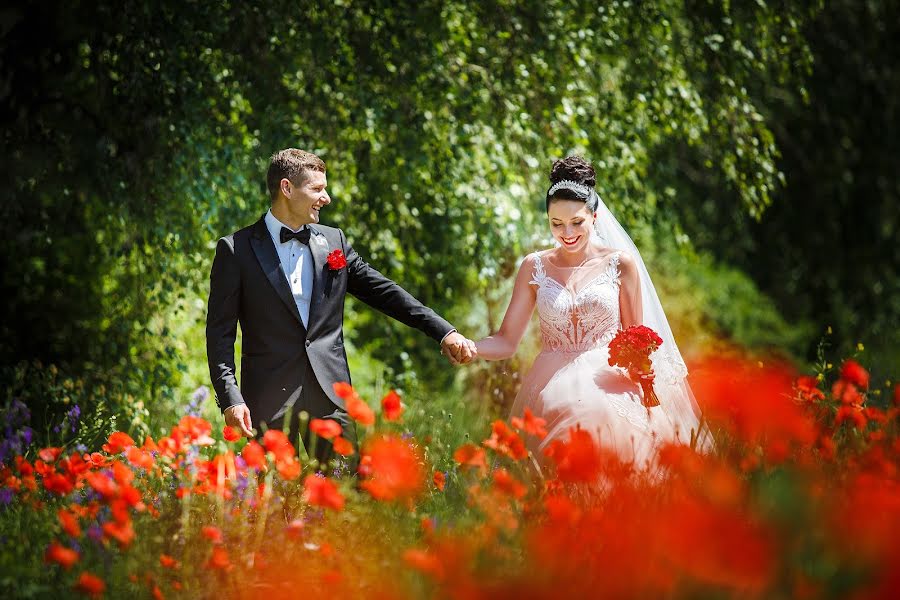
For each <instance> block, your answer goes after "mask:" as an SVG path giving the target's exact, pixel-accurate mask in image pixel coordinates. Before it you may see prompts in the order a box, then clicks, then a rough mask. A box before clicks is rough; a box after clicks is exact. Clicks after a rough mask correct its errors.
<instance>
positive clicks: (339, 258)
mask: <svg viewBox="0 0 900 600" xmlns="http://www.w3.org/2000/svg"><path fill="white" fill-rule="evenodd" d="M346 266H347V259H346V258H344V253H343V252H341V251H340V250H332V251H331V253H329V254H328V268H329V269H331V270H332V271H340V270H341V269H343V268H344V267H346Z"/></svg>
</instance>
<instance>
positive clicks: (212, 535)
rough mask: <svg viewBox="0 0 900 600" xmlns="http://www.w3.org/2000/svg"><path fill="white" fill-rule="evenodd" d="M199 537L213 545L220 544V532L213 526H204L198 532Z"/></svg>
mask: <svg viewBox="0 0 900 600" xmlns="http://www.w3.org/2000/svg"><path fill="white" fill-rule="evenodd" d="M200 535H202V536H203V537H205V538H206V539H208V540H209V541H211V542H212V543H213V544H221V543H222V530H221V529H219V528H218V527H216V526H214V525H204V526H203V529H201V530H200Z"/></svg>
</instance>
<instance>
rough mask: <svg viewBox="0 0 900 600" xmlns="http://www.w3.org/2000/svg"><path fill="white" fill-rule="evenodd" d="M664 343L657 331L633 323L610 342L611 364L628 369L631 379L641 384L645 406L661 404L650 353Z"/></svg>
mask: <svg viewBox="0 0 900 600" xmlns="http://www.w3.org/2000/svg"><path fill="white" fill-rule="evenodd" d="M661 344H662V338H660V337H659V336H658V335H657V334H656V332H655V331H653V330H652V329H650V328H649V327H645V326H644V325H632V326H631V327H629V328H628V329H623V330H621V331H619V332H618V333H617V334H616V337H614V338H613V340H612V341H611V342H610V343H609V364H610V366H613V367H622V368H624V369H625V370H626V371H628V376H629V377H631V380H632V381H634V382H635V383H637V384H638V385H640V386H641V390H642V391H643V392H644V398H643V399H642V400H641V402H642V403H643V405H644V406H646V407H648V408H649V407H651V406H659V398H658V397H657V396H656V392H654V391H653V379H654V378H655V375H654V373H653V365H652V364H651V363H650V355H651V354H652V353H653V352H654V351H656V349H657V348H659V346H660V345H661Z"/></svg>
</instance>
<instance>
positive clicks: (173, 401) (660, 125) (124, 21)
mask: <svg viewBox="0 0 900 600" xmlns="http://www.w3.org/2000/svg"><path fill="white" fill-rule="evenodd" d="M213 15H214V17H213ZM807 16H808V15H807V11H806V10H805V9H803V10H799V9H792V8H786V7H783V6H782V7H778V8H777V9H776V8H775V7H769V6H767V5H765V4H763V3H754V4H741V5H740V7H737V6H734V5H731V4H730V3H725V4H719V3H711V2H689V3H686V4H685V3H681V2H674V1H659V2H654V3H633V2H627V1H622V2H606V3H602V4H600V5H597V4H596V3H593V2H586V1H583V2H574V3H573V2H568V1H565V2H564V1H562V0H554V1H550V2H540V3H535V2H527V1H518V2H512V1H494V2H487V3H484V2H463V1H456V2H435V1H426V2H404V3H400V4H396V3H387V2H378V1H372V2H354V3H348V2H328V3H317V4H305V5H304V6H303V7H299V6H298V5H296V3H289V2H283V1H276V2H268V3H265V4H257V3H229V4H226V5H220V4H212V3H208V2H198V3H172V2H164V3H154V4H130V5H129V6H127V7H125V8H122V7H120V6H119V5H113V4H109V3H104V2H101V3H99V4H98V3H94V4H90V5H85V4H78V5H69V4H62V3H52V2H51V3H49V4H48V3H43V4H37V5H36V4H33V3H24V2H22V3H19V4H15V5H13V6H11V7H10V8H9V10H8V11H7V12H6V13H5V16H4V19H5V27H4V31H5V32H6V33H5V34H4V35H3V38H2V46H0V64H2V65H4V67H3V69H4V76H5V78H6V80H8V81H9V82H10V85H9V86H8V88H7V90H8V91H7V92H5V94H4V95H3V96H2V98H0V104H2V111H0V115H2V122H3V125H4V127H3V131H4V134H3V136H2V138H0V139H2V142H0V144H2V150H3V152H4V155H5V156H8V157H10V158H9V161H8V170H7V171H6V174H5V175H4V176H2V178H0V192H2V193H3V195H4V196H5V197H9V198H12V200H13V201H12V202H9V203H7V204H5V205H4V206H3V207H2V208H0V217H2V220H0V222H2V227H3V233H4V235H2V236H0V256H2V257H3V258H2V259H0V260H2V261H3V264H2V267H3V268H2V272H3V276H2V292H3V294H4V296H5V298H6V299H7V300H6V302H5V304H4V309H3V313H2V319H0V323H2V325H0V327H2V329H0V340H2V343H0V362H3V363H5V364H14V363H15V362H17V361H18V360H20V359H40V360H43V361H44V362H53V363H56V364H59V365H61V366H63V367H64V368H66V369H67V370H70V371H71V372H73V373H75V372H79V371H81V370H83V369H85V368H87V366H88V365H92V368H96V369H97V370H100V371H104V372H110V373H111V372H113V371H115V372H116V373H117V374H118V375H119V376H121V377H124V378H126V379H128V380H129V381H130V382H132V384H134V386H137V387H139V388H140V389H141V390H142V391H141V394H140V395H141V397H142V399H143V400H144V401H145V403H147V404H148V405H149V403H151V402H152V403H153V406H154V409H155V411H159V412H166V411H167V410H175V408H176V407H178V406H179V403H180V402H183V400H182V398H183V396H184V393H185V391H186V390H188V389H190V388H192V387H195V386H196V385H197V384H198V383H201V381H202V380H201V381H197V380H196V379H195V377H197V376H199V375H198V371H199V372H202V369H198V368H197V367H196V365H197V364H198V363H200V364H202V354H201V353H202V338H199V336H197V335H196V333H197V331H198V329H197V326H196V324H195V323H196V320H202V314H201V311H200V310H198V309H197V308H196V304H197V302H198V301H199V302H200V303H201V305H202V302H203V300H204V298H205V290H206V278H207V274H208V265H209V261H210V260H211V257H212V250H211V248H212V243H213V242H214V240H215V239H216V238H217V237H219V236H221V235H225V234H227V233H229V232H231V231H233V230H235V229H237V228H239V227H241V226H243V225H246V224H248V223H250V222H252V221H253V220H255V219H257V218H258V217H259V215H261V214H262V213H263V212H264V210H265V209H266V208H267V199H266V197H265V194H264V192H263V172H264V170H265V167H266V157H267V156H268V155H269V154H270V153H271V152H272V151H273V150H275V149H277V148H281V147H285V146H298V147H303V148H305V149H307V150H311V151H314V152H316V153H318V154H319V155H320V156H322V158H324V159H325V160H326V162H327V163H328V166H329V180H330V189H331V190H332V191H333V197H334V198H335V202H334V204H332V205H331V207H330V208H329V212H327V213H326V214H325V215H324V216H323V220H324V222H326V223H327V224H331V225H337V226H340V227H342V228H344V229H345V230H346V231H347V232H348V235H349V237H350V239H351V241H352V242H353V243H354V245H355V247H356V248H357V249H358V250H359V251H360V252H361V253H362V255H363V256H364V257H366V258H367V259H369V260H370V261H371V262H372V263H373V264H374V265H375V266H377V267H378V268H379V269H381V270H382V271H384V272H385V273H386V274H387V275H389V276H391V277H393V278H395V279H396V280H397V281H398V282H400V283H401V284H402V285H404V287H406V288H408V289H409V290H410V291H411V292H412V293H413V294H414V295H416V296H417V297H419V298H420V299H421V300H422V301H423V302H425V303H426V304H428V305H430V306H432V307H434V308H435V309H436V310H438V312H440V313H442V314H444V315H446V316H447V317H448V318H449V319H450V320H451V321H454V322H462V321H466V320H467V317H468V316H469V315H471V314H472V313H473V312H475V311H480V310H482V308H481V305H482V303H484V302H487V303H494V306H492V307H490V308H489V309H488V314H491V315H496V314H499V310H500V309H499V307H498V306H497V304H503V303H504V302H505V301H504V300H501V299H500V298H498V297H497V296H496V294H495V293H494V292H495V290H496V289H497V287H498V284H499V282H501V281H505V280H507V279H508V278H509V277H511V275H512V273H513V272H514V270H515V267H516V260H517V259H518V258H519V257H520V256H522V255H523V254H525V253H526V252H528V251H531V250H533V249H535V248H537V247H540V246H542V245H544V244H546V243H547V239H546V234H545V233H542V231H543V227H542V225H541V223H542V220H543V215H542V212H543V191H544V189H545V185H546V183H545V182H546V180H545V179H544V178H545V177H546V172H547V170H548V167H549V165H550V164H551V161H552V160H553V159H554V158H557V157H560V156H562V155H564V154H568V153H572V152H577V153H583V154H585V155H587V156H588V157H590V158H591V159H592V160H593V161H594V163H595V164H596V166H597V167H598V175H599V184H598V189H599V191H600V193H601V194H602V195H603V197H604V198H605V200H606V201H607V203H608V204H609V205H610V207H611V208H612V209H613V211H614V212H615V213H616V214H617V215H618V216H619V217H620V219H621V220H622V221H623V224H624V225H625V226H626V227H627V228H629V230H631V231H632V232H633V233H634V232H636V237H638V238H640V239H643V240H645V241H646V240H648V239H651V238H652V237H653V236H654V235H659V236H663V237H667V236H670V235H671V233H670V231H669V230H668V229H667V228H666V226H665V225H661V224H662V223H666V222H667V220H668V219H669V218H672V217H673V214H674V213H675V212H676V209H677V207H678V206H679V205H681V204H686V203H687V202H686V200H689V199H688V198H685V197H683V196H682V195H680V194H681V190H683V189H684V187H683V186H676V185H674V184H673V178H676V177H677V176H678V169H677V167H676V165H677V164H678V160H679V157H680V156H681V155H682V153H683V149H684V148H690V149H692V150H691V151H692V153H693V154H692V155H693V156H696V157H697V159H698V160H699V161H700V166H699V167H698V168H699V169H701V170H703V171H705V172H709V173H712V174H714V175H715V177H717V178H719V179H721V180H722V181H723V182H724V184H725V185H726V186H729V187H730V188H732V189H733V190H734V192H735V194H734V196H733V197H732V198H731V199H730V201H729V204H728V206H727V207H725V210H728V211H731V212H735V213H743V212H749V213H750V214H758V213H759V212H761V211H762V209H763V208H765V207H766V206H767V205H768V204H769V203H770V201H771V197H772V190H773V189H774V188H775V186H777V185H778V180H779V173H778V171H777V169H776V168H774V167H773V164H774V161H775V158H776V156H777V149H776V147H775V145H774V141H773V139H774V138H773V135H772V133H771V131H770V129H769V127H768V123H767V122H766V120H765V119H764V118H762V116H761V115H762V114H763V110H762V108H761V107H759V106H758V105H757V103H756V99H755V96H753V94H752V92H753V90H756V89H759V88H760V87H761V86H763V85H764V84H765V82H768V81H773V80H774V81H777V82H779V83H782V84H783V85H784V86H785V89H795V88H796V89H799V87H800V86H799V81H800V79H801V77H802V75H803V73H805V71H806V69H807V67H808V57H807V52H806V46H805V42H804V40H803V38H802V35H801V27H802V25H803V23H804V21H805V19H806V18H807ZM792 86H793V87H792ZM797 93H802V91H801V92H797ZM715 309H716V310H725V311H726V312H728V311H731V310H732V309H733V308H732V307H731V306H730V305H728V304H724V306H723V304H722V303H719V304H717V305H716V306H715ZM347 318H348V322H349V325H350V327H349V330H350V336H349V337H350V339H351V340H352V341H354V342H355V343H356V346H357V348H358V350H359V351H360V352H362V353H363V354H366V355H371V356H372V357H374V359H375V360H376V361H379V362H381V363H384V365H385V369H386V371H385V373H386V375H387V376H388V377H390V378H391V379H396V378H398V377H400V374H401V373H402V374H404V375H403V377H404V380H403V381H401V383H402V384H403V385H411V384H413V383H415V382H416V381H423V382H424V381H427V382H428V383H429V384H432V385H435V386H438V387H440V386H446V385H448V384H450V383H451V381H452V379H453V377H454V376H455V375H454V374H453V373H452V371H451V370H449V369H446V368H444V367H443V363H442V359H441V357H440V356H439V355H438V353H437V352H436V351H435V349H434V346H433V344H432V343H431V342H430V340H427V339H425V338H424V336H421V335H420V334H418V333H417V332H414V331H411V330H409V329H407V328H404V327H402V326H399V325H398V324H396V323H393V322H390V321H389V320H387V319H385V318H382V317H380V316H378V317H376V316H373V315H372V313H371V311H369V309H367V308H364V307H361V306H359V305H358V304H354V303H350V304H349V305H348V312H347ZM721 319H722V324H723V326H724V327H728V326H730V325H729V324H731V323H736V322H737V317H731V316H728V315H727V314H726V315H723V316H722V317H721ZM727 333H729V334H734V335H735V336H736V337H748V336H745V335H744V334H743V333H735V332H727ZM184 336H188V337H189V338H190V339H191V340H192V341H191V345H190V346H189V347H186V345H185V341H184V340H185V337H184ZM749 337H752V336H749ZM198 338H199V339H198ZM132 384H129V385H132ZM31 400H33V401H35V402H40V400H39V399H31Z"/></svg>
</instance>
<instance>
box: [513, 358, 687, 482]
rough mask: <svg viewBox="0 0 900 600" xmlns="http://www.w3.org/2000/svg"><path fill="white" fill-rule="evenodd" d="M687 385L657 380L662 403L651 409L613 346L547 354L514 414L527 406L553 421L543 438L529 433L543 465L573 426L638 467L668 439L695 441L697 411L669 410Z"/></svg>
mask: <svg viewBox="0 0 900 600" xmlns="http://www.w3.org/2000/svg"><path fill="white" fill-rule="evenodd" d="M683 387H684V386H683V385H667V384H665V383H663V382H662V381H660V380H659V378H657V381H656V384H655V385H654V390H655V391H656V393H657V395H658V396H659V398H660V401H661V403H662V405H661V406H656V407H652V408H650V409H649V410H648V409H647V408H646V407H644V405H643V404H642V403H641V398H642V395H641V390H640V387H639V386H638V385H637V384H635V383H633V382H632V381H631V379H629V378H628V375H627V374H626V372H625V370H624V369H621V368H619V367H611V366H610V365H609V346H608V345H605V346H601V347H598V348H594V349H592V350H587V351H583V352H554V351H548V350H545V351H543V352H541V353H540V354H539V355H538V356H537V358H536V359H535V361H534V364H533V365H532V366H531V370H530V371H529V372H528V374H527V375H526V376H525V378H524V380H523V382H522V388H521V390H520V391H519V393H518V395H517V396H516V399H515V401H514V402H513V407H512V411H511V416H517V417H521V416H522V415H523V414H524V412H525V409H526V408H529V409H531V412H532V413H533V414H534V415H535V416H537V417H540V418H542V419H545V420H546V421H547V424H546V426H545V429H546V430H547V436H546V437H545V438H544V439H543V440H539V439H537V438H536V437H535V436H531V435H526V436H525V438H526V446H527V447H528V450H530V451H531V454H532V457H533V459H534V461H535V464H536V466H537V467H538V469H540V470H543V467H544V466H545V465H546V464H547V461H548V459H547V457H546V456H545V455H544V449H545V448H546V447H547V446H548V445H549V444H550V443H551V442H552V441H553V440H557V439H558V440H562V441H567V440H568V439H569V429H571V428H573V427H576V426H578V427H581V429H584V430H586V431H588V432H590V433H591V434H592V435H593V436H594V438H595V439H596V440H597V442H598V443H599V444H600V445H602V446H604V447H606V448H608V449H611V450H613V451H614V452H615V453H616V454H617V455H618V456H619V457H620V459H621V460H622V461H624V462H628V463H633V464H634V466H635V467H636V468H649V467H652V466H653V465H654V464H655V458H656V451H657V449H658V448H659V446H660V445H661V444H663V443H665V442H670V441H680V442H682V443H690V438H691V430H692V429H694V430H696V429H697V426H698V422H697V419H696V418H695V417H694V415H691V416H689V417H686V416H683V415H682V416H680V417H677V418H673V416H672V415H671V414H670V412H671V411H667V410H665V408H664V405H665V404H666V398H667V397H668V398H669V400H671V399H672V395H673V394H684V393H685V392H684V391H683Z"/></svg>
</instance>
